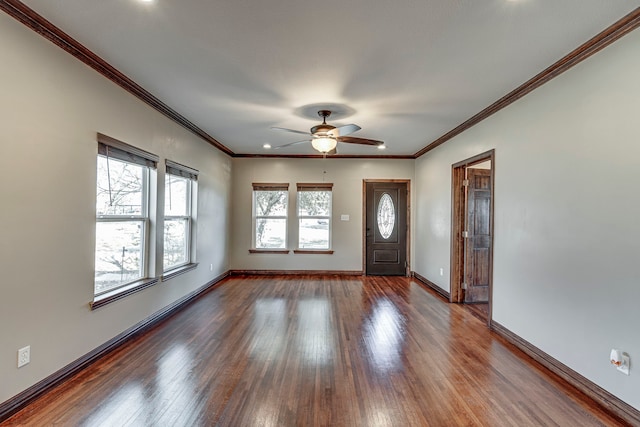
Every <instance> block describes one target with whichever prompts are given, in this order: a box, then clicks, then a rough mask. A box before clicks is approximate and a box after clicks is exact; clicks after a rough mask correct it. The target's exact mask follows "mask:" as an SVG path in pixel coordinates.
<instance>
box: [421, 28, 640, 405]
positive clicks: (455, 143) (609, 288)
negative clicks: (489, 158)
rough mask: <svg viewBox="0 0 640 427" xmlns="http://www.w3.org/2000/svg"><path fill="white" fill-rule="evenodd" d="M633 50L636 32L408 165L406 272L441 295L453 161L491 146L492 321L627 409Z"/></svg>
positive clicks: (634, 236) (636, 280) (630, 396)
mask: <svg viewBox="0 0 640 427" xmlns="http://www.w3.org/2000/svg"><path fill="white" fill-rule="evenodd" d="M638 46H640V31H635V32H633V33H631V34H629V35H627V36H626V37H624V38H623V39H621V40H619V41H617V42H616V43H614V44H613V45H611V46H609V47H607V48H606V49H604V50H603V51H601V52H600V53H598V54H596V55H595V56H593V57H591V58H590V59H588V60H586V61H584V62H582V63H581V64H579V65H578V66H576V67H574V68H573V69H571V70H570V71H568V72H566V73H564V74H562V75H561V76H559V77H558V78H556V79H554V80H552V81H551V82H549V83H548V84H546V85H544V86H543V87H541V88H539V89H537V90H535V91H534V92H533V93H531V94H529V95H527V96H526V97H524V98H522V99H521V100H519V101H517V102H516V103H514V104H513V105H511V106H510V107H508V108H506V109H504V110H502V111H500V112H499V113H497V114H495V115H494V116H492V117H490V118H489V119H487V120H485V121H483V122H482V123H480V124H479V125H477V126H475V127H473V128H472V129H470V130H468V131H466V132H464V133H463V134H461V135H459V136H458V137H456V138H455V139H453V140H451V141H449V142H447V143H446V144H444V145H443V146H441V147H439V148H437V149H435V150H433V151H432V152H429V153H428V154H426V155H425V156H423V157H421V158H419V159H418V160H417V161H416V189H417V194H418V196H417V204H416V210H415V218H416V227H415V233H416V239H415V241H416V259H415V264H414V266H415V270H416V271H417V272H418V273H420V274H421V275H423V276H425V277H426V278H428V279H430V280H432V281H433V282H435V283H436V284H437V285H438V286H440V287H442V288H443V289H446V290H449V266H450V265H449V256H450V255H449V254H450V229H451V165H452V164H453V163H456V162H458V161H461V160H464V159H467V158H469V157H471V156H473V155H476V154H478V153H481V152H484V151H486V150H489V149H493V148H495V150H496V163H495V177H496V182H495V198H494V201H495V240H494V243H495V246H494V299H493V302H494V306H493V317H494V320H495V321H497V322H499V323H500V324H502V325H503V326H505V327H507V328H508V329H510V330H511V331H513V332H515V333H516V334H518V335H520V336H521V337H523V338H524V339H525V340H527V341H529V342H531V343H532V344H534V345H535V346H537V347H539V348H540V349H542V350H543V351H545V352H546V353H548V354H550V355H551V356H553V357H554V358H556V359H558V360H559V361H561V362H563V363H565V364H566V365H568V366H570V367H571V368H573V369H574V370H576V371H577V372H579V373H580V374H582V375H584V376H586V377H587V378H589V379H590V380H592V381H593V382H595V383H596V384H599V385H600V386H602V387H604V388H605V389H607V390H608V391H610V392H612V393H613V394H615V395H616V396H618V397H620V398H621V399H622V400H624V401H626V402H627V403H629V404H631V405H633V406H634V407H636V408H640V393H638V390H640V375H639V373H640V371H639V370H637V368H635V369H634V368H633V366H638V365H637V364H636V365H634V362H633V361H634V360H640V359H638V358H640V332H638V325H640V310H638V301H640V273H638V271H639V270H638V266H637V264H638V261H639V256H638V253H639V252H640V245H639V243H638V241H639V238H640V226H639V225H638V224H639V220H638V219H639V218H640V197H638V182H639V181H638V176H637V170H638V159H639V158H640V136H639V132H638V122H639V118H638V117H639V113H640V79H639V78H638V76H640V51H639V49H638ZM439 268H444V271H445V275H444V276H440V274H439ZM614 347H615V348H619V349H622V350H624V351H627V352H629V354H630V355H631V360H632V362H631V363H632V369H631V376H625V375H623V374H621V373H619V372H617V371H616V370H615V369H614V368H613V367H612V366H611V365H610V364H609V351H610V350H611V348H614Z"/></svg>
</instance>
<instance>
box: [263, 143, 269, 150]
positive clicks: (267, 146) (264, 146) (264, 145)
mask: <svg viewBox="0 0 640 427" xmlns="http://www.w3.org/2000/svg"><path fill="white" fill-rule="evenodd" d="M262 148H266V149H267V150H268V149H269V148H271V144H263V145H262Z"/></svg>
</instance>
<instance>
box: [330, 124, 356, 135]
mask: <svg viewBox="0 0 640 427" xmlns="http://www.w3.org/2000/svg"><path fill="white" fill-rule="evenodd" d="M360 129H362V128H361V127H360V126H358V125H354V124H353V123H352V124H350V125H344V126H340V127H337V128H335V129H332V130H330V131H329V132H327V133H328V134H330V135H332V136H334V137H338V136H344V135H351V134H352V133H354V132H357V131H359V130H360Z"/></svg>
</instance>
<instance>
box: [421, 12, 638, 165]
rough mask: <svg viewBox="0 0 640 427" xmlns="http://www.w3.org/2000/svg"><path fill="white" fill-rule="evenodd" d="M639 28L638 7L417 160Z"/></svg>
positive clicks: (440, 141) (450, 134) (447, 134)
mask: <svg viewBox="0 0 640 427" xmlns="http://www.w3.org/2000/svg"><path fill="white" fill-rule="evenodd" d="M639 26H640V7H639V8H636V9H635V10H633V11H632V12H631V13H629V14H627V15H626V16H624V17H623V18H622V19H620V20H618V21H617V22H615V23H614V24H613V25H611V26H609V27H608V28H606V29H605V30H604V31H602V32H600V33H599V34H597V35H596V36H595V37H593V38H591V39H590V40H589V41H587V42H586V43H584V44H582V45H581V46H579V47H578V48H577V49H574V50H573V51H572V52H571V53H569V54H568V55H566V56H564V57H563V58H562V59H560V60H559V61H557V62H556V63H554V64H553V65H551V66H550V67H548V68H547V69H545V70H543V71H541V72H540V73H538V74H537V75H535V76H534V77H533V78H531V79H530V80H528V81H526V82H525V83H523V84H522V85H520V86H519V87H517V88H516V89H514V90H513V91H511V92H509V93H508V94H506V95H505V96H503V97H502V98H500V99H498V100H497V101H496V102H494V103H493V104H491V105H489V106H488V107H487V108H485V109H484V110H482V111H480V112H479V113H478V114H476V115H474V116H473V117H471V118H470V119H468V120H467V121H465V122H463V123H461V124H460V125H458V126H456V127H455V128H453V129H451V130H450V131H449V132H447V133H445V134H444V135H442V136H441V137H440V138H438V139H436V140H435V141H433V142H432V143H430V144H429V145H427V146H426V147H424V148H423V149H422V150H420V151H418V152H417V153H415V154H414V157H415V158H418V157H420V156H422V155H423V154H426V153H428V152H429V151H431V150H433V149H434V148H436V147H438V146H440V145H442V144H444V143H445V142H447V141H449V140H450V139H452V138H453V137H455V136H457V135H459V134H461V133H462V132H464V131H466V130H467V129H469V128H471V127H473V126H475V125H477V124H478V123H480V122H481V121H483V120H484V119H486V118H487V117H489V116H491V115H493V114H495V113H497V112H498V111H500V110H502V109H503V108H505V107H507V106H509V105H510V104H512V103H513V102H515V101H517V100H518V99H520V98H522V97H523V96H525V95H526V94H528V93H529V92H531V91H533V90H535V89H537V88H539V87H540V86H542V85H543V84H545V83H547V82H548V81H549V80H551V79H553V78H555V77H557V76H559V75H560V74H562V73H564V72H565V71H567V70H569V69H570V68H572V67H573V66H575V65H577V64H579V63H580V62H582V61H584V60H585V59H587V58H589V57H590V56H591V55H593V54H594V53H596V52H599V51H600V50H602V49H604V48H605V47H607V46H609V45H610V44H611V43H613V42H615V41H616V40H618V39H619V38H621V37H622V36H624V35H626V34H628V33H630V32H631V31H633V30H635V29H636V28H638V27H639Z"/></svg>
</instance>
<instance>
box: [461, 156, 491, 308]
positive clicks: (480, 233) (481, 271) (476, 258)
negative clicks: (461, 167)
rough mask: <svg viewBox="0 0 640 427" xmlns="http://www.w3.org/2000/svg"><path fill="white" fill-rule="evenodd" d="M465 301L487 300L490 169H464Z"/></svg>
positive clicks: (489, 237)
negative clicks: (465, 177)
mask: <svg viewBox="0 0 640 427" xmlns="http://www.w3.org/2000/svg"><path fill="white" fill-rule="evenodd" d="M467 182H468V187H467V218H466V233H467V235H466V238H465V240H464V242H465V263H464V270H465V272H464V275H465V280H464V281H465V283H466V286H467V289H466V291H465V292H464V302H467V303H470V302H475V303H479V302H488V301H489V276H490V274H489V266H490V262H491V258H490V248H491V223H490V220H491V171H490V170H483V169H473V168H467Z"/></svg>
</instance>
